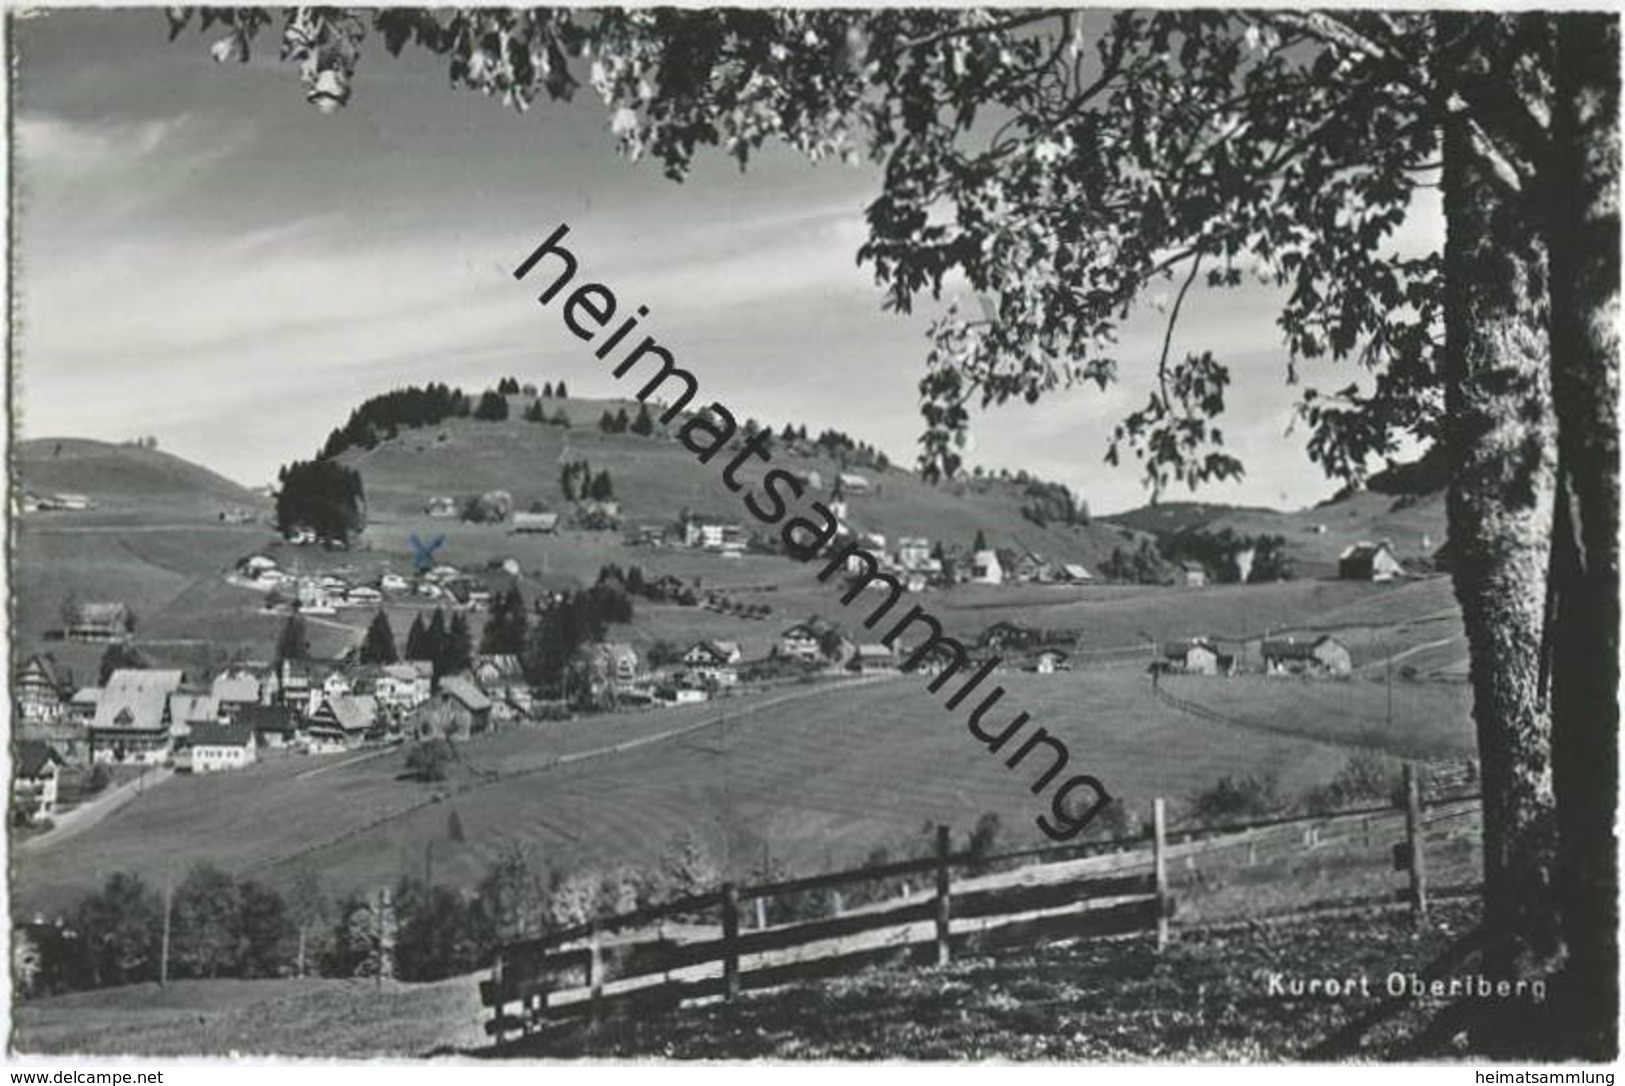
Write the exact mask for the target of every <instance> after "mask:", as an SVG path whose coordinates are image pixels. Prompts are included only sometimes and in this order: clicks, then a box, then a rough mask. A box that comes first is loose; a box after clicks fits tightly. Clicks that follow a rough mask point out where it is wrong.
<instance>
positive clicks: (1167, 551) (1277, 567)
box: [1157, 528, 1294, 584]
mask: <svg viewBox="0 0 1625 1086" xmlns="http://www.w3.org/2000/svg"><path fill="white" fill-rule="evenodd" d="M1157 548H1158V549H1159V550H1160V551H1161V552H1162V555H1163V557H1164V558H1167V559H1168V560H1169V561H1170V562H1181V561H1192V562H1199V563H1201V564H1202V566H1203V567H1204V568H1206V569H1207V570H1208V571H1209V572H1210V573H1211V574H1212V576H1213V578H1214V580H1217V581H1221V582H1225V583H1231V582H1234V581H1237V580H1240V579H1241V576H1242V567H1241V566H1239V565H1238V564H1237V559H1238V556H1240V555H1242V554H1244V553H1245V552H1247V551H1251V552H1252V554H1253V557H1252V564H1251V566H1250V567H1249V568H1248V569H1247V570H1246V581H1247V583H1248V584H1264V583H1268V582H1272V581H1287V580H1291V579H1292V576H1293V574H1294V570H1293V566H1292V559H1291V558H1290V557H1288V555H1287V553H1286V538H1285V537H1284V536H1280V535H1268V534H1260V535H1243V534H1241V533H1238V532H1236V531H1235V530H1234V529H1232V528H1220V529H1219V530H1218V531H1212V530H1210V529H1207V528H1188V529H1186V530H1185V531H1183V532H1175V533H1173V534H1171V535H1165V536H1162V537H1160V538H1159V539H1158V540H1157Z"/></svg>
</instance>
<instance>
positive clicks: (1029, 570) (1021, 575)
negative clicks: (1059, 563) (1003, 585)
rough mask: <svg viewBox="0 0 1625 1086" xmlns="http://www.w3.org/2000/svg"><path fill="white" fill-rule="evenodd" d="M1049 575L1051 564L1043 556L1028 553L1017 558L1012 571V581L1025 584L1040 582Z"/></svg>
mask: <svg viewBox="0 0 1625 1086" xmlns="http://www.w3.org/2000/svg"><path fill="white" fill-rule="evenodd" d="M1048 574H1049V563H1048V562H1046V561H1044V556H1043V555H1041V554H1035V553H1033V552H1032V551H1027V552H1026V553H1024V554H1022V555H1021V556H1020V557H1019V558H1017V559H1016V561H1015V565H1014V567H1013V568H1012V570H1011V577H1012V579H1013V580H1017V581H1021V582H1023V583H1027V582H1031V581H1036V580H1040V579H1041V578H1044V577H1046V576H1048Z"/></svg>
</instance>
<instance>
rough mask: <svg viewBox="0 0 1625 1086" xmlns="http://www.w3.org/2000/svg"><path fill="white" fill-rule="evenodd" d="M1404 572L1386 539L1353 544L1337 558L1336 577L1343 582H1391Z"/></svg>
mask: <svg viewBox="0 0 1625 1086" xmlns="http://www.w3.org/2000/svg"><path fill="white" fill-rule="evenodd" d="M1404 572H1405V567H1404V566H1402V565H1400V563H1399V559H1398V558H1397V557H1395V556H1394V548H1393V547H1392V546H1391V545H1390V544H1389V542H1388V541H1387V540H1386V539H1385V540H1383V541H1382V542H1381V543H1355V544H1354V545H1352V546H1350V547H1348V548H1346V549H1345V550H1344V551H1343V553H1342V554H1340V555H1338V556H1337V575H1338V576H1339V577H1341V578H1342V579H1343V580H1345V581H1391V580H1393V579H1394V578H1395V577H1398V576H1400V575H1401V574H1402V573H1404Z"/></svg>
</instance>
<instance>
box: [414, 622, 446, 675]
mask: <svg viewBox="0 0 1625 1086" xmlns="http://www.w3.org/2000/svg"><path fill="white" fill-rule="evenodd" d="M445 655H446V613H445V612H444V611H442V610H441V609H440V608H438V607H436V608H435V609H434V617H433V618H431V619H429V624H428V625H427V626H425V627H424V629H423V655H422V657H420V659H424V660H429V661H431V662H433V664H434V675H435V678H437V679H438V678H439V677H440V676H441V674H442V670H441V661H442V660H443V659H444V658H445Z"/></svg>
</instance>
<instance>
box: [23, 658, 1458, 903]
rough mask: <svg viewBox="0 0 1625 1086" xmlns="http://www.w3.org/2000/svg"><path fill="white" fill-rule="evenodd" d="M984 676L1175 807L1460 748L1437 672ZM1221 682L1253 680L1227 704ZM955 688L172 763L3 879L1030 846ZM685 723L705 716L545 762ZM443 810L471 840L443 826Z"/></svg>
mask: <svg viewBox="0 0 1625 1086" xmlns="http://www.w3.org/2000/svg"><path fill="white" fill-rule="evenodd" d="M997 681H998V682H999V683H1000V684H1002V685H1003V686H1004V687H1006V689H1007V694H1006V696H1005V700H1004V702H1003V703H1002V706H1001V710H1000V711H1001V712H1002V711H1005V710H1008V711H1010V712H1014V711H1015V710H1016V709H1017V708H1019V709H1021V710H1023V711H1026V712H1029V713H1030V714H1031V715H1032V718H1033V720H1034V721H1035V722H1036V723H1038V724H1042V725H1043V726H1045V727H1046V728H1048V729H1049V730H1050V731H1052V732H1053V733H1055V734H1058V735H1060V736H1062V737H1063V738H1064V740H1065V741H1066V743H1067V744H1068V746H1069V748H1070V750H1071V753H1072V757H1073V760H1074V764H1076V765H1077V766H1079V767H1080V769H1086V770H1087V771H1089V772H1092V773H1094V774H1095V775H1097V776H1098V777H1100V778H1101V779H1102V780H1103V781H1105V782H1106V784H1107V786H1108V788H1109V789H1110V790H1111V791H1112V793H1113V794H1114V795H1117V796H1119V797H1121V798H1123V799H1124V801H1125V802H1127V803H1128V804H1129V805H1130V807H1131V809H1132V810H1134V811H1136V812H1138V813H1140V814H1141V815H1143V814H1144V812H1145V811H1146V810H1148V809H1149V805H1150V801H1151V799H1152V798H1153V797H1155V796H1159V795H1160V796H1165V797H1168V798H1169V799H1170V800H1172V801H1173V803H1174V806H1175V810H1176V812H1177V811H1178V810H1179V808H1180V806H1181V804H1182V803H1183V802H1184V801H1185V800H1186V799H1187V798H1188V797H1190V796H1191V795H1192V794H1194V793H1195V792H1197V791H1199V790H1201V789H1204V788H1207V787H1209V786H1211V785H1212V784H1213V783H1214V782H1216V781H1217V780H1218V779H1219V778H1220V777H1222V776H1226V775H1231V776H1245V775H1260V774H1266V773H1270V774H1274V775H1275V776H1276V777H1277V778H1278V779H1279V782H1280V787H1281V791H1282V793H1283V794H1284V795H1286V796H1297V795H1300V794H1301V793H1302V792H1303V791H1305V790H1307V789H1309V788H1311V787H1313V786H1315V785H1318V784H1323V783H1325V782H1326V781H1327V780H1329V779H1330V778H1331V776H1332V775H1333V774H1335V773H1336V771H1337V770H1338V769H1339V768H1340V767H1341V766H1342V765H1343V764H1344V763H1345V762H1346V761H1347V759H1348V757H1349V756H1350V754H1351V752H1352V751H1353V750H1355V749H1362V748H1365V747H1369V746H1371V745H1372V744H1373V743H1375V744H1376V745H1377V747H1378V749H1381V750H1385V751H1387V752H1388V753H1391V754H1395V755H1415V754H1419V753H1427V754H1442V753H1446V752H1448V753H1455V754H1461V753H1469V752H1470V751H1471V749H1472V746H1471V731H1470V725H1469V724H1468V722H1467V719H1466V713H1465V707H1464V705H1462V704H1461V702H1460V700H1459V699H1460V695H1459V692H1457V688H1454V687H1445V686H1442V685H1439V684H1413V686H1414V689H1412V688H1410V687H1408V688H1407V689H1406V691H1405V692H1404V693H1403V694H1402V695H1398V696H1396V699H1395V704H1396V717H1395V726H1394V728H1393V729H1391V730H1385V729H1384V727H1383V722H1384V712H1385V708H1386V705H1385V700H1386V699H1385V693H1386V691H1385V689H1383V688H1381V687H1379V686H1378V684H1375V683H1369V682H1364V681H1359V680H1356V681H1351V682H1349V683H1328V684H1325V685H1324V686H1317V685H1316V684H1308V683H1299V682H1296V681H1291V682H1274V683H1270V682H1265V681H1264V680H1259V681H1258V682H1257V683H1246V682H1245V680H1237V681H1236V685H1234V686H1233V687H1232V684H1230V683H1226V682H1225V681H1223V680H1211V681H1205V680H1196V679H1191V680H1188V682H1187V683H1186V684H1184V685H1185V688H1187V689H1185V692H1184V694H1183V695H1182V696H1187V697H1190V698H1192V699H1198V698H1200V699H1202V700H1204V701H1210V702H1213V704H1214V705H1215V706H1216V707H1219V708H1222V709H1223V710H1224V711H1225V712H1226V714H1227V715H1229V716H1231V717H1234V718H1235V722H1234V723H1225V724H1216V723H1213V722H1211V721H1209V720H1204V719H1199V718H1197V717H1195V716H1192V715H1190V714H1188V713H1185V712H1182V711H1180V710H1179V709H1177V708H1174V707H1171V706H1169V705H1167V704H1164V703H1163V702H1161V701H1158V700H1156V699H1154V698H1152V697H1151V695H1150V688H1149V683H1148V681H1147V679H1146V678H1145V677H1144V676H1143V675H1142V674H1141V673H1140V672H1139V671H1138V669H1134V668H1101V669H1091V670H1087V671H1081V672H1073V673H1062V674H1057V675H1051V676H1039V675H1032V674H1027V673H1009V674H1001V675H999V676H997ZM990 688H991V687H989V689H990ZM1197 688H1199V689H1197ZM1232 688H1233V689H1235V690H1237V691H1245V696H1242V695H1241V694H1237V695H1236V696H1235V698H1234V699H1233V700H1231V701H1225V700H1223V698H1224V696H1225V695H1224V691H1227V690H1230V689H1232ZM1413 695H1414V696H1413ZM1311 699H1312V700H1311ZM1305 704H1309V705H1310V707H1311V708H1310V711H1305V710H1304V706H1305ZM965 708H966V707H962V711H961V713H960V714H958V715H955V716H950V715H948V714H946V713H944V712H943V710H942V709H941V708H940V699H938V698H933V697H932V696H931V695H929V694H928V693H927V692H926V691H925V690H924V684H923V682H922V681H921V680H919V679H916V678H907V677H899V678H895V679H891V680H885V681H880V682H877V683H874V684H871V685H865V686H853V687H846V688H842V689H838V690H831V689H826V688H823V687H790V688H787V689H786V690H783V691H779V692H776V693H773V694H757V695H753V696H747V697H740V698H737V699H730V700H729V701H726V702H720V703H712V704H709V705H700V706H690V707H685V708H683V709H680V710H667V711H652V712H644V713H624V714H617V715H611V716H604V717H596V718H586V719H582V720H580V721H577V722H574V723H570V724H561V725H551V726H547V727H541V728H525V729H517V730H513V731H509V732H505V733H502V734H498V735H495V736H492V737H490V738H486V739H482V740H477V741H474V742H471V743H469V744H467V745H466V746H465V747H464V748H463V752H464V758H465V760H466V764H465V765H464V766H463V767H461V768H460V769H459V771H458V774H457V777H456V778H455V779H454V780H453V781H451V782H448V783H447V784H445V785H440V786H428V785H424V784H421V783H418V782H414V781H407V780H398V779H396V778H397V776H398V775H399V774H400V773H401V771H402V759H403V755H402V754H401V753H399V752H393V753H385V754H383V755H381V756H378V757H375V758H368V759H357V760H352V759H351V758H350V757H346V756H333V757H330V758H326V759H313V758H308V757H301V756H290V757H285V758H279V759H272V760H268V761H266V762H265V763H263V764H261V765H258V766H256V767H254V768H252V769H250V770H248V771H245V772H240V773H234V774H230V775H223V776H218V777H203V778H175V779H173V780H171V781H169V782H166V783H165V784H163V785H162V786H160V787H158V788H155V789H153V790H151V791H149V792H148V793H147V794H145V795H144V796H142V797H140V798H139V799H138V800H136V801H135V802H133V803H131V804H130V805H129V806H128V807H127V808H125V809H124V810H122V811H120V812H119V813H118V814H117V816H116V817H114V818H110V819H108V820H107V821H106V822H104V823H102V824H101V825H98V826H96V827H94V828H93V829H91V830H89V831H87V832H86V833H84V834H82V835H81V836H79V837H77V838H76V839H75V840H74V842H73V847H72V848H64V849H60V850H58V849H52V848H50V847H49V846H48V843H47V842H41V843H40V844H38V845H36V846H34V847H32V848H30V849H28V850H24V851H22V852H21V853H19V854H18V855H17V857H16V860H15V864H14V883H13V885H14V892H15V894H16V895H17V901H18V903H19V906H20V907H23V908H27V909H44V910H46V911H50V910H53V909H59V908H61V907H63V906H64V905H65V904H67V903H68V902H69V901H71V900H72V899H73V898H74V897H75V896H77V895H78V894H80V893H82V892H83V891H84V890H86V889H88V888H90V887H93V886H95V885H96V884H98V883H100V882H101V881H102V880H103V879H105V878H106V877H107V876H108V875H109V874H111V873H112V872H114V871H117V870H123V869H129V870H134V871H137V872H140V873H143V874H144V875H147V876H148V877H149V878H159V877H161V876H162V875H163V874H164V873H165V872H177V871H180V870H184V868H185V867H186V866H187V865H188V864H190V863H191V862H193V861H196V860H209V861H211V862H213V863H216V864H218V865H219V866H221V867H223V868H226V869H227V870H234V871H245V872H246V871H253V872H255V873H256V874H259V875H261V876H263V877H265V878H267V879H269V880H271V881H273V882H278V881H285V880H286V879H288V878H291V876H292V874H293V873H294V872H295V870H296V869H297V868H298V866H299V865H300V864H309V865H310V866H312V867H313V868H315V869H316V870H318V871H319V872H320V873H321V874H322V877H323V879H324V881H325V882H326V884H327V886H328V888H329V890H330V891H331V892H333V893H341V892H343V891H345V890H348V889H352V888H365V887H370V886H376V885H378V884H379V883H380V882H388V881H393V880H394V879H395V878H396V877H397V876H398V875H399V874H401V873H403V872H413V873H418V872H421V871H422V870H423V868H424V865H425V864H429V865H431V867H432V871H433V874H434V877H435V878H436V880H437V881H443V882H447V883H451V884H454V885H465V886H466V885H471V884H472V883H473V882H475V881H476V880H477V879H478V878H479V876H480V875H481V874H482V873H483V872H484V870H485V869H486V867H487V866H488V864H489V863H490V862H491V861H492V860H493V859H494V858H495V857H496V856H497V855H498V854H499V853H500V852H501V851H502V850H503V849H504V848H506V847H508V846H510V845H512V844H519V845H522V846H524V847H527V848H529V849H530V850H531V851H532V854H533V856H534V857H535V858H536V860H537V861H538V862H539V863H540V864H542V865H543V866H546V867H550V868H559V869H562V870H572V869H577V868H582V867H592V868H607V867H610V866H613V865H615V864H618V863H630V864H633V865H636V866H651V865H653V864H655V863H656V862H657V860H658V858H659V856H660V855H661V853H662V852H663V851H664V850H665V848H666V846H667V844H668V842H669V841H670V839H671V837H672V836H673V835H674V834H676V833H678V832H679V831H688V832H690V833H693V834H694V835H696V836H698V837H700V838H701V839H703V840H705V841H706V842H707V843H708V845H709V846H710V848H711V850H712V851H713V853H714V854H715V855H716V856H717V857H719V858H720V859H722V860H724V861H725V862H726V863H727V865H728V867H729V868H730V869H731V870H732V871H733V872H734V873H736V874H739V875H741V876H742V875H744V874H745V873H746V872H748V871H749V869H750V868H752V867H754V866H755V865H756V864H757V863H758V862H759V861H760V860H761V859H762V857H763V855H764V853H766V854H769V855H771V856H772V857H773V858H774V859H776V860H777V861H779V862H780V863H782V864H784V865H785V866H786V867H787V868H788V869H789V870H793V871H814V870H820V869H834V868H839V867H847V866H854V865H856V864H858V863H860V862H862V860H863V859H864V858H865V857H866V855H867V854H868V852H869V851H870V850H871V849H873V848H875V847H877V846H888V847H892V848H893V849H894V850H895V849H896V848H898V847H899V844H900V842H905V843H906V842H909V841H911V840H916V839H917V843H918V844H922V845H923V843H924V839H923V838H919V837H918V832H919V829H920V827H921V826H922V824H924V823H927V822H946V823H948V824H949V825H951V826H953V827H955V828H956V830H958V831H959V832H965V831H968V829H969V828H970V826H971V825H972V824H973V823H974V822H975V821H976V819H977V818H978V817H979V816H980V815H982V814H983V813H984V812H988V811H991V812H995V813H997V814H998V815H999V816H1000V818H1001V821H1002V823H1003V825H1004V826H1005V827H1006V831H1005V833H1006V836H1007V840H1008V842H1013V844H1011V846H1010V847H1018V844H1019V843H1023V842H1024V843H1026V844H1031V845H1036V844H1041V843H1043V842H1044V840H1045V839H1044V838H1043V837H1042V835H1041V834H1039V833H1038V831H1037V829H1036V828H1035V827H1034V826H1033V819H1034V817H1035V816H1036V815H1037V814H1038V813H1040V811H1041V810H1042V809H1043V808H1042V807H1041V805H1040V799H1039V798H1038V797H1035V796H1033V795H1032V794H1031V793H1030V792H1029V791H1028V784H1029V782H1030V780H1031V774H1027V775H1024V774H1023V773H1020V772H1015V771H1012V770H1009V769H1007V768H1005V767H1004V766H1003V764H1002V763H1001V762H1000V761H999V760H998V759H997V758H996V757H994V756H991V755H989V754H988V753H987V752H986V751H985V750H984V749H983V748H982V747H980V746H979V745H978V744H977V743H976V741H975V740H974V738H973V737H972V736H971V735H970V734H969V732H968V731H966V729H965V724H964V715H965ZM1334 710H1335V711H1334ZM692 725H704V726H703V727H699V728H697V730H694V731H692V732H689V733H688V734H684V735H679V736H675V737H670V738H663V739H662V738H654V739H653V741H650V742H647V743H646V744H645V745H642V746H639V747H636V748H634V749H628V750H624V751H620V752H611V753H606V754H603V755H601V756H597V757H592V758H585V759H579V760H571V761H568V762H566V763H563V764H554V763H555V762H556V761H557V760H558V759H560V758H561V757H565V756H569V755H579V754H580V753H581V752H582V751H586V750H594V749H600V748H605V747H609V746H611V745H614V744H620V743H624V742H626V741H627V740H633V739H639V738H645V739H648V738H651V737H657V736H659V735H660V734H661V733H665V732H669V731H672V730H675V729H682V728H687V727H689V726H692ZM328 766H333V767H334V768H325V767H328ZM312 769H320V770H322V771H321V772H318V773H312V772H310V771H311V770H312ZM437 794H439V798H438V799H437V798H436V797H437ZM452 811H456V812H457V814H458V818H459V820H460V821H461V823H462V826H463V828H464V837H465V841H464V842H456V841H454V840H452V839H451V837H450V835H449V834H448V830H447V826H448V820H449V817H450V814H451V812H452ZM42 846H43V847H42Z"/></svg>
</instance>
